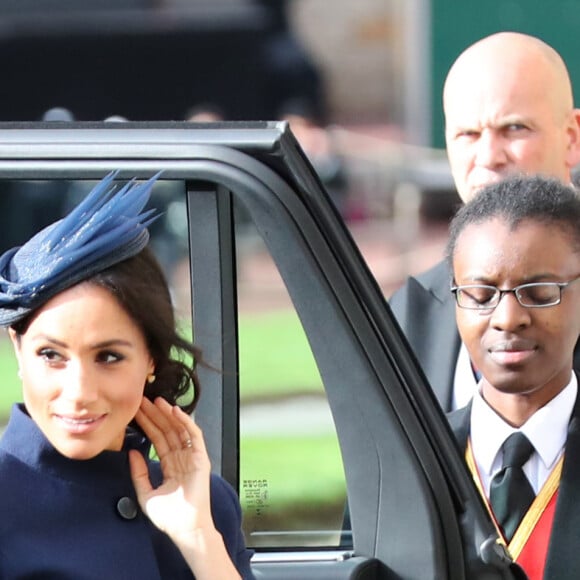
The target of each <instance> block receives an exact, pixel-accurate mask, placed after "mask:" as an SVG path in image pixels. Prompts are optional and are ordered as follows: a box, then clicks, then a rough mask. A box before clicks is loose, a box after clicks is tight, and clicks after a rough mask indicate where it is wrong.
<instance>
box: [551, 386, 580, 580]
mask: <svg viewBox="0 0 580 580" xmlns="http://www.w3.org/2000/svg"><path fill="white" fill-rule="evenodd" d="M579 400H580V397H577V398H576V404H575V406H574V411H573V412H572V418H571V420H570V426H569V428H568V438H567V439H566V448H565V456H564V466H563V468H562V478H561V480H560V488H559V491H558V502H557V504H556V515H555V516H554V524H553V527H552V534H551V537H550V547H549V551H548V559H547V562H546V571H545V573H544V578H545V579H550V580H561V579H562V578H580V402H579Z"/></svg>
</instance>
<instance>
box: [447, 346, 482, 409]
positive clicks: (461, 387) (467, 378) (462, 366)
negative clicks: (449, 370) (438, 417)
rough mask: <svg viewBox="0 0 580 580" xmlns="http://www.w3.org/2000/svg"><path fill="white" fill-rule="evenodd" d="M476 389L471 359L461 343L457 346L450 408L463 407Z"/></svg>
mask: <svg viewBox="0 0 580 580" xmlns="http://www.w3.org/2000/svg"><path fill="white" fill-rule="evenodd" d="M476 391H477V380H476V379H475V376H474V374H473V368H472V366H471V359H470V358H469V353H468V352H467V348H466V347H465V345H464V344H463V343H461V346H460V347H459V355H458V356H457V364H456V365H455V376H454V379H453V393H452V396H451V410H452V411H455V409H461V408H462V407H465V405H467V403H469V401H471V398H472V397H473V395H474V394H475V392H476Z"/></svg>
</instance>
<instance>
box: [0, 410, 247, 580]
mask: <svg viewBox="0 0 580 580" xmlns="http://www.w3.org/2000/svg"><path fill="white" fill-rule="evenodd" d="M129 448H138V449H140V450H141V451H142V452H145V454H146V453H147V449H148V442H147V440H146V439H145V438H144V437H142V436H140V435H139V434H137V433H131V434H130V435H128V436H127V438H126V441H125V449H124V450H123V451H121V452H113V451H105V452H103V453H101V454H100V455H98V456H97V457H95V458H94V459H90V460H87V461H78V460H72V459H68V458H66V457H64V456H63V455H61V454H60V453H58V452H57V451H56V450H55V449H54V448H53V447H52V445H51V444H50V443H49V442H48V441H47V439H46V438H45V437H44V435H43V434H42V432H41V431H40V430H39V429H38V427H37V426H36V424H35V423H34V422H33V421H32V420H31V419H30V417H29V416H28V415H27V414H26V412H25V411H24V410H23V407H22V406H19V405H16V406H14V408H13V409H12V414H11V417H10V422H9V424H8V427H7V429H6V432H5V433H4V435H3V437H2V440H1V441H0V514H1V516H0V578H2V579H3V580H7V579H11V578H55V579H56V578H58V579H59V580H85V579H86V580H89V579H94V580H103V579H104V578H112V579H113V578H114V579H115V580H149V579H151V580H161V579H171V580H180V579H188V580H191V579H192V578H193V574H192V572H191V571H190V569H189V567H188V566H187V564H186V562H185V561H184V559H183V557H182V556H181V554H180V552H179V551H178V549H177V548H176V547H175V545H174V544H173V543H172V542H171V540H170V539H169V537H168V536H167V535H165V534H164V533H163V532H161V531H159V530H158V529H157V528H156V527H155V526H154V525H153V524H152V523H151V522H150V521H149V519H148V518H147V517H146V516H145V515H144V514H143V513H142V512H141V510H140V509H139V507H138V504H137V498H136V495H135V491H134V488H133V483H132V481H131V476H130V471H129V461H128V453H127V449H129ZM150 474H151V481H152V483H153V485H158V484H159V483H160V481H161V472H160V468H159V464H158V463H157V462H153V461H152V462H150ZM211 508H212V514H213V518H214V522H215V525H216V528H217V529H218V530H219V531H220V533H221V534H222V536H223V538H224V542H225V545H226V548H227V550H228V552H229V554H230V556H231V558H232V560H233V562H234V564H235V565H236V566H237V568H238V571H239V572H240V574H241V575H242V577H243V578H245V579H247V578H249V579H251V578H253V576H252V572H251V570H250V557H251V554H252V553H251V551H250V550H247V549H246V547H245V543H244V539H243V535H242V532H241V527H240V524H241V509H240V505H239V502H238V498H237V496H236V494H235V492H234V490H233V489H232V488H231V486H230V485H229V484H228V483H226V482H225V481H224V480H223V479H221V478H220V477H218V476H215V475H212V479H211Z"/></svg>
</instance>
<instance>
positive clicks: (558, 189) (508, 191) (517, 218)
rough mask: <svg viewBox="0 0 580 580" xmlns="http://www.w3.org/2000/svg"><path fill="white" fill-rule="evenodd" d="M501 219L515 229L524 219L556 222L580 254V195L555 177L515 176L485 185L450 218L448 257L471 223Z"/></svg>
mask: <svg viewBox="0 0 580 580" xmlns="http://www.w3.org/2000/svg"><path fill="white" fill-rule="evenodd" d="M493 218H501V219H502V220H504V221H505V222H506V223H507V224H508V226H509V227H510V229H512V230H514V229H516V228H517V226H518V225H520V224H521V223H522V222H524V221H533V222H538V223H542V224H545V225H557V226H558V227H559V228H560V229H561V230H562V231H564V232H567V233H568V235H569V236H570V239H571V241H572V245H573V248H574V251H575V252H579V253H580V195H579V194H578V192H577V191H576V190H575V189H574V188H573V187H572V186H570V185H566V184H564V183H562V182H561V181H559V180H558V179H555V178H552V177H543V176H540V175H534V176H513V177H508V178H506V179H505V180H503V181H500V182H497V183H492V184H490V185H487V186H485V187H483V188H482V189H481V190H480V191H479V192H478V193H477V195H476V196H475V197H474V198H473V199H471V200H470V201H469V202H468V203H466V204H465V205H464V206H463V207H462V208H461V209H460V210H459V211H458V212H457V214H456V215H455V217H454V218H453V219H452V220H451V224H450V226H449V239H448V241H447V250H446V254H447V259H448V260H449V262H451V261H452V259H453V255H454V253H455V249H456V244H457V240H458V238H459V235H460V234H461V232H463V230H464V229H465V228H466V227H467V226H469V225H472V224H481V223H483V222H487V221H489V220H491V219H493Z"/></svg>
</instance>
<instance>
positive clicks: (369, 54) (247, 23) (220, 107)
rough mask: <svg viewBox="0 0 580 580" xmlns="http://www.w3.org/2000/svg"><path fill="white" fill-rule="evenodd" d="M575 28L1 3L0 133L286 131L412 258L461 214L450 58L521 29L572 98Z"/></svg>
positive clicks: (374, 12) (101, 2)
mask: <svg viewBox="0 0 580 580" xmlns="http://www.w3.org/2000/svg"><path fill="white" fill-rule="evenodd" d="M579 25H580V6H579V5H578V3H577V2H576V1H575V0H554V1H553V2H551V3H550V14H549V17H548V16H547V15H546V4H545V2H544V1H543V0H487V1H486V2H481V1H478V0H463V1H462V2H457V1H455V0H357V1H356V2H353V1H352V0H83V1H82V2H79V1H78V0H0V70H1V71H2V73H3V74H2V82H1V83H0V104H1V106H0V121H4V122H10V121H36V120H41V119H44V120H47V121H66V120H67V119H68V120H71V119H74V120H77V121H98V120H104V119H108V120H110V121H118V122H122V121H123V120H138V121H156V120H184V119H188V118H193V119H207V118H209V117H207V114H211V115H212V116H213V117H212V118H214V119H216V118H217V119H223V120H274V119H282V118H284V119H288V120H289V121H290V126H291V127H292V128H293V130H294V131H295V134H296V135H297V136H298V137H299V140H300V142H301V143H302V144H303V147H304V149H305V151H306V152H307V154H308V155H309V157H310V159H311V161H312V163H313V165H314V166H315V168H316V169H317V170H318V171H319V174H320V176H321V179H322V180H323V182H324V183H325V185H326V186H327V188H328V190H329V193H330V194H331V195H332V197H333V199H335V201H336V203H337V206H338V207H339V210H340V211H341V213H342V214H343V215H344V217H345V219H346V220H347V223H348V224H349V225H351V227H352V228H353V231H356V232H358V231H359V229H358V225H359V224H361V223H365V224H367V225H368V224H369V223H370V222H372V223H374V224H378V225H377V231H378V232H382V233H383V238H385V237H386V234H385V232H386V230H387V228H386V227H385V224H384V223H383V222H384V221H388V222H389V223H388V225H389V228H388V229H389V231H390V232H393V233H392V235H394V236H396V238H397V240H398V242H397V243H399V244H400V245H402V247H403V248H405V247H411V246H409V244H411V245H412V247H414V246H415V245H416V242H417V240H418V239H420V235H421V233H422V232H423V231H425V227H424V226H425V225H426V226H427V229H428V227H429V225H430V224H435V226H437V225H441V226H442V227H441V228H439V229H443V230H444V228H445V225H446V222H447V220H448V218H449V216H450V215H451V214H452V213H453V212H454V211H455V208H456V206H457V203H458V198H457V196H456V194H455V192H454V188H453V184H452V181H451V177H450V174H449V168H448V165H447V161H446V158H445V154H444V151H443V145H444V143H443V118H442V112H441V90H442V85H443V80H444V77H445V74H446V71H447V70H448V68H449V66H450V64H451V63H452V61H453V60H454V58H455V57H456V56H457V55H458V54H459V52H461V50H462V49H463V48H465V47H466V46H468V45H469V44H471V43H472V42H473V41H475V40H476V39H478V38H480V37H482V36H484V35H487V34H489V33H492V32H495V31H499V30H520V31H523V32H528V33H531V34H534V35H537V36H539V37H541V38H543V39H544V40H546V41H547V42H549V43H550V44H552V45H553V46H554V47H555V48H556V49H557V50H558V51H560V53H561V54H562V55H563V56H564V58H565V59H566V61H567V63H568V65H569V67H570V70H571V73H572V81H573V84H574V86H575V87H577V86H578V82H580V81H579V79H580V51H578V50H577V47H576V37H577V35H576V31H577V30H578V29H579V28H580V26H579ZM576 92H577V93H578V90H577V91H576ZM360 231H363V230H360ZM364 231H369V228H366V229H365V230H364ZM443 233H444V232H443ZM362 235H363V234H361V236H362ZM365 235H366V234H365ZM370 237H371V238H373V237H374V234H373V235H371V236H370ZM429 244H431V241H430V242H429ZM431 245H432V244H431Z"/></svg>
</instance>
